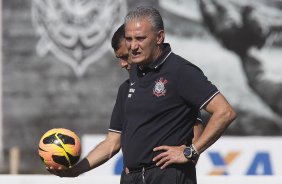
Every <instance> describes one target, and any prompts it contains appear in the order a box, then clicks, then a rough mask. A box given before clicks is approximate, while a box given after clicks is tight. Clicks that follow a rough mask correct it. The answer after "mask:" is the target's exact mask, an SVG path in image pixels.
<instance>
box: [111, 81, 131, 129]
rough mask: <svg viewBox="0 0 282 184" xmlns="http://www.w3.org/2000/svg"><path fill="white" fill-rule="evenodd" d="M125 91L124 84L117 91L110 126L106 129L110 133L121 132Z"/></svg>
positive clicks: (123, 118)
mask: <svg viewBox="0 0 282 184" xmlns="http://www.w3.org/2000/svg"><path fill="white" fill-rule="evenodd" d="M127 89H128V85H127V84H126V83H123V84H122V85H121V86H120V88H119V90H118V94H117V98H116V103H115V105H114V108H113V112H112V116H111V121H110V126H109V129H108V130H109V131H111V132H117V133H121V132H122V127H123V123H124V121H125V117H124V113H125V112H124V104H125V100H126V97H127V91H128V90H127Z"/></svg>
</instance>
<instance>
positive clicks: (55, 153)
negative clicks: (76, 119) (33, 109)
mask: <svg viewBox="0 0 282 184" xmlns="http://www.w3.org/2000/svg"><path fill="white" fill-rule="evenodd" d="M38 152H39V156H40V158H41V160H42V161H43V162H44V164H45V165H46V166H47V167H53V169H59V168H61V169H67V168H69V167H70V166H73V165H75V164H76V163H77V162H78V160H79V158H80V154H81V146H80V139H79V137H78V136H77V135H76V134H75V133H74V132H73V131H71V130H68V129H65V128H54V129H51V130H49V131H47V132H46V133H45V134H44V135H43V136H42V137H41V139H40V141H39V146H38Z"/></svg>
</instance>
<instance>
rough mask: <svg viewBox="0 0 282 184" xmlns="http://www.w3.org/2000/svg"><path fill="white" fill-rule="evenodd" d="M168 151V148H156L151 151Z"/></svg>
mask: <svg viewBox="0 0 282 184" xmlns="http://www.w3.org/2000/svg"><path fill="white" fill-rule="evenodd" d="M168 149H169V146H158V147H155V148H154V149H153V151H163V150H164V151H167V150H168Z"/></svg>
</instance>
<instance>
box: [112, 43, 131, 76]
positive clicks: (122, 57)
mask: <svg viewBox="0 0 282 184" xmlns="http://www.w3.org/2000/svg"><path fill="white" fill-rule="evenodd" d="M115 54H116V57H117V58H118V59H119V65H120V67H121V68H124V69H126V70H127V71H129V70H130V68H131V65H130V62H129V55H128V49H127V47H126V45H125V40H123V41H121V43H120V47H119V48H118V49H117V50H116V51H115Z"/></svg>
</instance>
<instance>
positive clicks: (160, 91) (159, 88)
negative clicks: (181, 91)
mask: <svg viewBox="0 0 282 184" xmlns="http://www.w3.org/2000/svg"><path fill="white" fill-rule="evenodd" d="M155 83H156V84H155V86H154V89H153V94H154V95H155V96H156V97H160V96H165V93H166V88H165V84H167V83H168V80H166V79H164V78H163V77H161V78H160V79H158V80H156V81H155Z"/></svg>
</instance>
